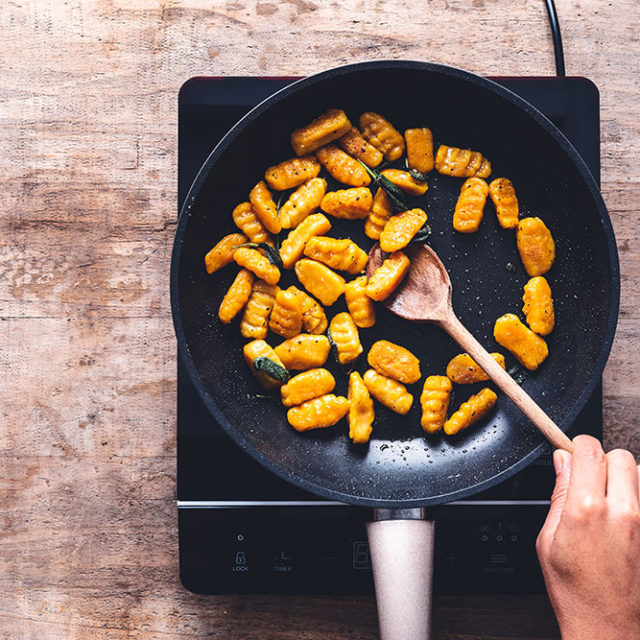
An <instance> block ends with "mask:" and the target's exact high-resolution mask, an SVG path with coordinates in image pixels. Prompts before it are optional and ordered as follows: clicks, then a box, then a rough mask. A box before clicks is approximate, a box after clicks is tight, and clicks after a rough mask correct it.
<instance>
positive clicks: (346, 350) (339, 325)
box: [329, 312, 362, 364]
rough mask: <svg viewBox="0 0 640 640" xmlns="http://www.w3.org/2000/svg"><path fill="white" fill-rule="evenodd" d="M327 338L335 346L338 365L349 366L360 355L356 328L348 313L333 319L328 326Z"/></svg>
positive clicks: (360, 347)
mask: <svg viewBox="0 0 640 640" xmlns="http://www.w3.org/2000/svg"><path fill="white" fill-rule="evenodd" d="M329 338H330V341H331V342H333V344H334V345H335V348H336V351H337V355H338V362H339V363H340V364H349V363H350V362H353V361H354V360H355V359H356V358H357V357H358V356H359V355H360V354H361V353H362V345H361V344H360V334H359V333H358V327H357V326H356V323H355V322H354V321H353V318H352V317H351V315H350V314H349V313H346V312H343V313H338V314H337V315H336V316H334V317H333V319H332V320H331V323H330V324H329Z"/></svg>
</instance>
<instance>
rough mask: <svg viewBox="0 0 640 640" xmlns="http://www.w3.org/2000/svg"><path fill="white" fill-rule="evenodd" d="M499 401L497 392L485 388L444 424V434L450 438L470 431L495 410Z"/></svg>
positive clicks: (463, 404) (462, 405)
mask: <svg viewBox="0 0 640 640" xmlns="http://www.w3.org/2000/svg"><path fill="white" fill-rule="evenodd" d="M497 399H498V396H497V395H496V394H495V392H494V391H492V390H491V389H489V388H488V387H485V388H484V389H483V390H482V391H480V392H479V393H476V394H475V395H473V396H471V397H470V398H469V399H468V400H467V401H466V402H463V403H462V404H461V405H460V408H459V409H458V410H457V411H456V412H455V413H454V414H452V416H451V417H450V418H449V419H448V420H447V421H446V422H445V423H444V432H445V433H446V434H447V435H448V436H454V435H455V434H456V433H459V432H460V431H462V430H463V429H468V428H469V427H470V426H471V425H472V424H474V423H476V422H478V420H480V419H482V418H484V417H485V416H486V415H487V413H489V411H491V409H493V406H494V405H495V403H496V400H497Z"/></svg>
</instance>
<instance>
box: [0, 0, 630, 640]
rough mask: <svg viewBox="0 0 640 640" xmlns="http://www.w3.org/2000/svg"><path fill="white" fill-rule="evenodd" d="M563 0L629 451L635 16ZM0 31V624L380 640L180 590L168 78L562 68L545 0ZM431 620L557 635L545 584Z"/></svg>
mask: <svg viewBox="0 0 640 640" xmlns="http://www.w3.org/2000/svg"><path fill="white" fill-rule="evenodd" d="M212 5H213V8H212ZM558 5H559V7H558V8H559V14H560V21H561V25H562V27H563V34H564V41H565V52H566V59H567V71H568V73H569V74H572V75H583V76H587V77H589V78H591V79H592V80H593V81H594V82H595V83H596V84H597V85H598V86H599V88H600V91H601V101H602V163H603V164H602V190H603V193H604V197H605V200H606V202H607V204H608V206H609V211H610V213H611V217H612V219H613V223H614V226H615V230H616V234H617V238H618V244H619V248H620V258H621V265H622V307H621V313H620V322H619V325H618V334H617V339H616V342H615V345H614V348H613V352H612V355H611V359H610V360H609V365H608V367H607V369H606V372H605V376H604V390H605V391H604V393H605V411H606V415H605V442H606V446H607V447H609V448H611V447H614V446H625V447H629V448H631V449H632V450H633V451H634V453H636V454H639V453H640V428H639V427H637V426H636V424H635V421H634V418H635V417H636V416H638V415H639V413H640V411H639V410H640V387H639V385H638V384H637V380H638V378H639V377H640V358H638V355H639V354H640V320H638V319H637V316H638V313H639V312H640V287H636V285H635V282H634V281H635V278H636V277H637V276H638V273H639V272H640V242H639V241H638V240H637V238H638V236H640V197H639V195H638V194H639V186H640V185H639V184H638V182H639V178H638V175H639V172H638V166H639V161H640V154H639V151H638V149H639V148H640V119H639V118H638V113H640V86H639V83H638V74H637V49H638V40H639V36H640V10H639V9H640V6H639V5H638V3H637V0H618V1H617V2H616V3H606V2H602V1H600V0H573V1H572V2H569V1H568V0H558ZM0 37H1V41H2V54H1V55H0V122H1V123H2V128H1V130H0V151H1V152H0V180H1V181H2V204H1V205H0V207H1V208H2V215H1V217H0V274H1V275H2V277H1V278H0V320H1V322H0V372H1V375H2V382H1V384H0V394H1V401H0V425H1V428H0V434H1V438H0V451H1V453H2V471H1V473H0V492H1V493H0V495H1V499H2V503H1V504H2V510H1V512H0V522H1V526H0V637H2V638H12V639H13V640H19V639H25V640H26V639H29V640H31V639H35V638H37V639H38V640H49V639H60V640H70V639H76V638H77V639H80V638H82V639H85V638H92V640H102V639H107V638H108V639H110V640H111V639H120V638H136V639H143V638H144V639H152V638H153V639H156V638H172V639H173V638H194V639H195V638H204V637H207V638H224V639H229V640H231V639H240V638H242V639H249V638H261V639H262V638H268V639H276V638H277V639H285V638H291V639H294V638H295V639H296V640H297V639H300V638H305V639H319V638H332V639H333V640H336V639H342V638H344V639H347V638H348V639H350V640H356V639H369V638H374V637H376V622H375V608H374V605H373V602H372V600H371V599H370V598H320V597H318V598H306V597H304V598H303V597H294V598H285V597H271V596H262V597H217V598H205V597H197V596H194V595H192V594H191V593H188V592H186V591H185V590H184V589H183V588H182V587H181V585H180V582H179V579H178V572H177V526H176V507H175V442H176V438H175V393H176V363H175V354H176V350H175V341H174V335H173V328H172V324H171V317H170V310H169V290H168V272H169V269H168V267H169V258H170V251H171V242H172V238H173V233H174V229H175V224H176V107H177V92H178V89H179V87H180V85H181V84H182V83H183V82H184V80H186V79H187V78H189V77H190V76H194V75H227V74H229V75H234V74H235V75H243V74H247V75H262V74H268V75H280V74H282V75H296V74H308V73H312V72H315V71H318V70H320V69H324V68H328V67H331V66H334V65H337V64H342V63H347V62H353V61H358V60H367V59H372V58H411V59H421V60H432V61H435V62H441V63H447V64H453V65H458V66H462V67H466V68H468V69H470V70H472V71H476V72H478V73H482V74H493V75H547V74H552V73H553V71H554V67H553V53H552V46H551V39H550V34H549V27H548V23H547V16H546V12H545V8H544V3H543V2H542V0H522V1H521V2H518V3H516V2H507V1H506V0H502V2H495V1H491V2H487V1H486V0H429V1H428V2H426V1H425V0H390V1H387V2H382V1H378V0H372V1H371V2H363V1H358V2H321V1H319V0H281V1H279V2H275V1H269V0H265V1H260V0H258V1H257V2H254V1H253V0H250V1H249V2H246V3H245V2H233V1H228V2H220V1H218V2H211V1H205V0H184V1H182V0H162V1H161V0H95V1H91V2H90V1H85V2H80V1H79V0H69V1H67V2H63V1H62V0H29V1H28V2H27V1H25V0H23V1H22V2H20V0H7V1H6V2H3V3H1V4H0ZM434 616H435V619H434V629H435V638H438V639H445V638H446V639H450V640H453V639H458V640H462V639H468V638H486V639H491V640H497V639H506V638H520V639H523V638H526V639H528V640H533V639H536V640H542V639H547V638H556V637H557V630H556V627H555V622H554V620H553V616H552V613H551V610H550V608H549V606H548V604H547V601H546V599H545V598H541V597H538V598H524V597H484V598H452V597H449V598H438V599H436V605H435V614H434Z"/></svg>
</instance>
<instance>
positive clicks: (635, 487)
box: [607, 449, 640, 509]
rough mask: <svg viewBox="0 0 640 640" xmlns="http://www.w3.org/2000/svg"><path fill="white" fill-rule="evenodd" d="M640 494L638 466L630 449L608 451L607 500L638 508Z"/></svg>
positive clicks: (624, 506)
mask: <svg viewBox="0 0 640 640" xmlns="http://www.w3.org/2000/svg"><path fill="white" fill-rule="evenodd" d="M639 496H640V490H639V482H638V467H637V465H636V461H635V458H634V457H633V455H632V454H631V453H630V452H629V451H625V450H624V449H614V450H613V451H609V453H607V500H608V501H610V502H611V504H613V505H616V506H619V507H620V508H622V509H624V508H637V507H638V501H639Z"/></svg>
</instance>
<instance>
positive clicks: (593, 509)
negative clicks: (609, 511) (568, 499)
mask: <svg viewBox="0 0 640 640" xmlns="http://www.w3.org/2000/svg"><path fill="white" fill-rule="evenodd" d="M605 511H606V503H605V501H604V498H598V497H596V496H590V495H587V496H584V497H583V498H581V499H580V500H578V501H577V503H575V504H573V505H571V507H570V508H569V513H570V516H571V518H572V519H573V520H574V521H577V522H580V523H588V522H591V521H594V520H598V519H600V518H602V517H603V516H604V514H605Z"/></svg>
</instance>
